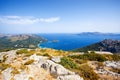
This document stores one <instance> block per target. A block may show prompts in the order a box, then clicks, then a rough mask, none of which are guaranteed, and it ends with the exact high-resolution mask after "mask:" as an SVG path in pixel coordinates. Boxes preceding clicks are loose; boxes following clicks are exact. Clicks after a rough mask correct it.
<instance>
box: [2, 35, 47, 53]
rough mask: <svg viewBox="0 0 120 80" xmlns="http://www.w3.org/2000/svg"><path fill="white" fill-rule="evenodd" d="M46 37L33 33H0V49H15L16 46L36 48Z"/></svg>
mask: <svg viewBox="0 0 120 80" xmlns="http://www.w3.org/2000/svg"><path fill="white" fill-rule="evenodd" d="M45 41H46V39H44V38H43V37H40V36H37V35H34V34H19V35H11V34H8V35H7V34H0V50H1V51H3V50H8V49H17V48H36V47H38V44H39V43H41V42H45Z"/></svg>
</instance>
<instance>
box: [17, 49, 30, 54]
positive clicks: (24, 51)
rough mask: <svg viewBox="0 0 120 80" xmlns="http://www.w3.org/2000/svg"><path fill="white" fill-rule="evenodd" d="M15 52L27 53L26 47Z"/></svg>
mask: <svg viewBox="0 0 120 80" xmlns="http://www.w3.org/2000/svg"><path fill="white" fill-rule="evenodd" d="M16 53H17V54H25V53H28V50H27V49H20V50H18V51H17V52H16Z"/></svg>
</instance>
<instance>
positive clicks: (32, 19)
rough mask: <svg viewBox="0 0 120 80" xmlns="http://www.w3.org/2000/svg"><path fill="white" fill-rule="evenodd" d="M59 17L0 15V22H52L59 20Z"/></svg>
mask: <svg viewBox="0 0 120 80" xmlns="http://www.w3.org/2000/svg"><path fill="white" fill-rule="evenodd" d="M59 20H60V17H51V18H36V17H33V16H0V23H3V24H34V23H41V22H46V23H53V22H56V21H59Z"/></svg>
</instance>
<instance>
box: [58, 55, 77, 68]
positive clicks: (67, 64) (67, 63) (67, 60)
mask: <svg viewBox="0 0 120 80" xmlns="http://www.w3.org/2000/svg"><path fill="white" fill-rule="evenodd" d="M60 64H61V65H63V66H64V67H66V68H68V69H71V68H73V69H75V68H77V67H78V66H77V64H76V63H75V62H74V61H73V60H72V59H70V58H67V57H63V58H61V62H60Z"/></svg>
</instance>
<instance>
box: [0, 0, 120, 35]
mask: <svg viewBox="0 0 120 80" xmlns="http://www.w3.org/2000/svg"><path fill="white" fill-rule="evenodd" d="M81 32H102V33H120V0H0V33H81Z"/></svg>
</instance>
